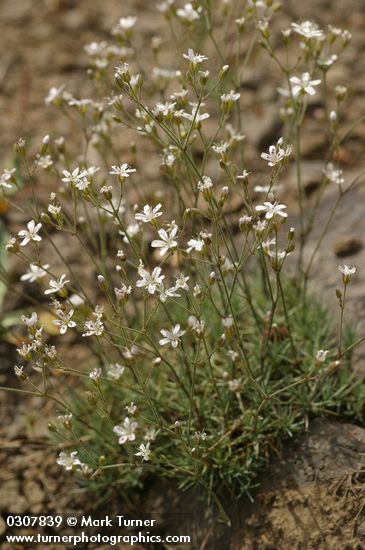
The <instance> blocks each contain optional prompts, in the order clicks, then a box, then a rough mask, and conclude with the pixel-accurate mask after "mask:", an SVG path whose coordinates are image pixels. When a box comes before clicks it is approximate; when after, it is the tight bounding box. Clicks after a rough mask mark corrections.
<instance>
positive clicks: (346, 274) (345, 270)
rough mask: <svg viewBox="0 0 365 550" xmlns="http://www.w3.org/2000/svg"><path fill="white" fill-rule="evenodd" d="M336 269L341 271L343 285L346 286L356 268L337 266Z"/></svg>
mask: <svg viewBox="0 0 365 550" xmlns="http://www.w3.org/2000/svg"><path fill="white" fill-rule="evenodd" d="M338 269H339V271H341V273H342V275H343V277H342V278H343V282H344V284H345V285H347V284H348V283H349V282H350V280H351V277H352V275H354V274H355V273H356V267H350V266H348V265H346V264H345V265H339V266H338Z"/></svg>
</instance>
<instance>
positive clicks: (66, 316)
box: [53, 309, 76, 334]
mask: <svg viewBox="0 0 365 550" xmlns="http://www.w3.org/2000/svg"><path fill="white" fill-rule="evenodd" d="M73 314H74V310H73V309H70V311H69V312H68V313H65V312H64V311H62V309H59V310H57V315H58V317H59V319H55V320H54V321H53V324H54V325H57V326H58V327H60V334H65V333H66V332H67V329H68V328H74V327H75V326H76V323H75V321H72V316H73Z"/></svg>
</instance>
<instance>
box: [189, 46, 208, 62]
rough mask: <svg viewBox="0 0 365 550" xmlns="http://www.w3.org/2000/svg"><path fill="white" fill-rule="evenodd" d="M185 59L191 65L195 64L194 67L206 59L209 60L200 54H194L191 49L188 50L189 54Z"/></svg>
mask: <svg viewBox="0 0 365 550" xmlns="http://www.w3.org/2000/svg"><path fill="white" fill-rule="evenodd" d="M183 57H185V59H187V60H188V61H190V62H191V63H194V65H196V64H198V63H202V62H203V61H205V60H206V59H208V58H207V57H206V56H205V55H201V54H200V53H194V50H192V49H191V48H189V49H188V53H184V54H183Z"/></svg>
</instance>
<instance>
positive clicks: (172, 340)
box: [159, 325, 185, 348]
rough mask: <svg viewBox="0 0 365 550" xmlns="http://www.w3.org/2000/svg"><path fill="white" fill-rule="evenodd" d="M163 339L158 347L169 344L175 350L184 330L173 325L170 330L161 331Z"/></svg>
mask: <svg viewBox="0 0 365 550" xmlns="http://www.w3.org/2000/svg"><path fill="white" fill-rule="evenodd" d="M160 332H161V334H162V336H163V338H161V340H160V341H159V343H160V346H164V345H165V344H170V345H171V346H172V347H173V348H177V346H178V345H179V342H180V338H181V336H183V335H184V334H185V330H180V325H175V326H174V327H173V328H172V330H166V329H161V330H160Z"/></svg>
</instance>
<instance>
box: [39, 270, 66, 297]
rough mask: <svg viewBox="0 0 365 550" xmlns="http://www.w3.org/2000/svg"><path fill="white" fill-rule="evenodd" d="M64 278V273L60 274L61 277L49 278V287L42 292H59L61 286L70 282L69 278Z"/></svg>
mask: <svg viewBox="0 0 365 550" xmlns="http://www.w3.org/2000/svg"><path fill="white" fill-rule="evenodd" d="M65 279H66V275H65V274H63V275H61V277H59V278H58V279H51V280H50V281H49V283H48V285H49V287H50V288H47V290H45V291H44V294H46V295H47V294H53V293H54V292H59V291H60V290H62V288H63V287H64V286H65V285H66V284H67V283H69V282H70V281H69V280H67V281H66V280H65Z"/></svg>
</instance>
